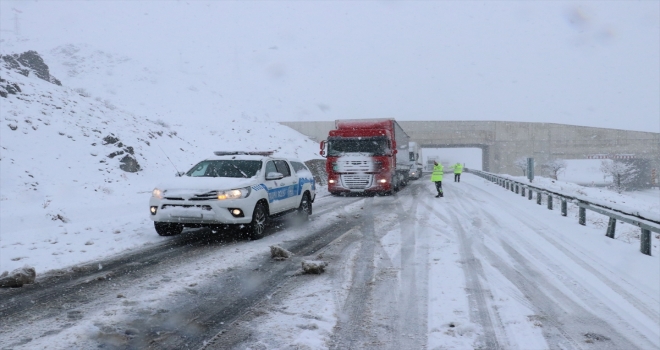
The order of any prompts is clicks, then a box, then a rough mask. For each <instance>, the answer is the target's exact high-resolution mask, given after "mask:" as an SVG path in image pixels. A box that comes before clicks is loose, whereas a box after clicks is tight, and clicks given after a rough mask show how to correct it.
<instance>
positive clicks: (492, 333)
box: [445, 196, 505, 349]
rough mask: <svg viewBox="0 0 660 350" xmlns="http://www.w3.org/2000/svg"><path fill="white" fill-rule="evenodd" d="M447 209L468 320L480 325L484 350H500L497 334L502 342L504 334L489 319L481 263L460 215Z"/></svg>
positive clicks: (488, 293)
mask: <svg viewBox="0 0 660 350" xmlns="http://www.w3.org/2000/svg"><path fill="white" fill-rule="evenodd" d="M445 197H450V196H445ZM450 198H451V197H450ZM455 202H458V201H455ZM448 209H449V215H450V216H451V218H452V227H453V228H454V230H456V232H457V233H458V241H459V244H460V248H459V250H460V253H461V259H462V260H463V273H464V274H465V284H466V292H467V293H468V295H467V297H468V303H469V305H470V320H472V322H475V323H478V324H479V325H481V327H482V330H483V334H482V336H481V337H480V339H479V340H480V341H481V342H482V343H483V347H484V348H486V349H502V347H501V345H500V340H498V333H500V339H501V340H502V341H504V340H505V339H504V338H502V337H503V336H504V334H505V333H504V332H503V330H502V331H500V332H497V331H496V329H495V325H494V322H493V320H492V319H491V312H490V310H491V308H492V306H491V305H490V303H489V302H488V300H492V295H491V294H490V292H489V291H488V290H485V289H484V288H483V286H482V285H481V282H480V279H479V277H480V276H482V277H483V278H484V279H485V277H486V276H485V274H484V271H483V267H482V266H481V261H480V260H478V259H477V258H476V257H475V256H474V253H473V252H472V244H473V241H472V239H471V238H470V236H469V235H468V233H467V232H466V231H465V229H464V228H463V225H461V223H460V221H459V220H458V215H461V214H460V213H457V210H456V209H455V208H452V207H449V208H448ZM461 216H463V215H461ZM465 217H467V216H465ZM496 322H497V321H496ZM497 326H498V328H500V327H501V324H499V323H498V324H497ZM502 328H503V327H502Z"/></svg>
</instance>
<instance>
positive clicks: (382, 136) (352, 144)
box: [321, 119, 410, 195]
mask: <svg viewBox="0 0 660 350" xmlns="http://www.w3.org/2000/svg"><path fill="white" fill-rule="evenodd" d="M409 139H410V138H409V137H408V135H407V134H406V133H405V132H404V131H403V129H402V128H401V127H400V126H399V124H398V123H397V122H396V121H395V120H394V119H354V120H337V121H335V130H330V132H329V134H328V139H327V140H324V141H321V154H322V155H325V156H326V158H327V159H326V163H325V167H326V171H327V173H328V191H329V192H330V193H331V194H333V195H338V194H341V193H348V192H358V193H387V194H392V193H394V192H395V191H397V190H398V189H399V188H400V187H401V186H404V185H405V184H406V183H407V182H408V172H409V170H410V159H409V155H408V141H409ZM326 148H327V154H326V153H325V152H326Z"/></svg>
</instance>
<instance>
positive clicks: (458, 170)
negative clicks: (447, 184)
mask: <svg viewBox="0 0 660 350" xmlns="http://www.w3.org/2000/svg"><path fill="white" fill-rule="evenodd" d="M453 168H454V182H461V174H462V173H463V165H462V164H461V163H456V164H454V166H453Z"/></svg>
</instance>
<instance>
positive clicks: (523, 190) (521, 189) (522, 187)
mask: <svg viewBox="0 0 660 350" xmlns="http://www.w3.org/2000/svg"><path fill="white" fill-rule="evenodd" d="M520 192H521V193H522V196H523V197H525V186H520Z"/></svg>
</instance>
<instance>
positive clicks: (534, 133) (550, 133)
mask: <svg viewBox="0 0 660 350" xmlns="http://www.w3.org/2000/svg"><path fill="white" fill-rule="evenodd" d="M281 124H283V125H286V126H289V127H291V128H293V129H295V130H297V131H299V132H300V133H302V134H304V135H307V136H308V137H310V138H311V139H313V140H316V141H320V140H324V139H326V138H327V136H328V131H329V130H332V129H334V126H335V123H334V121H319V122H281ZM399 124H400V125H401V127H402V128H403V129H404V130H405V131H406V133H407V134H408V135H409V136H410V138H411V141H416V142H418V143H419V144H421V145H422V147H425V148H480V149H481V150H482V169H483V170H485V171H490V172H495V173H504V174H512V175H520V170H519V169H517V168H516V167H515V166H514V161H515V160H516V159H518V158H520V157H534V158H535V160H536V163H537V164H540V163H542V162H544V161H546V160H549V159H556V158H558V159H589V158H595V157H603V156H619V157H635V158H646V159H649V160H651V163H652V166H653V167H654V168H656V169H659V168H660V133H654V132H641V131H629V130H618V129H605V128H593V127H587V126H575V125H565V124H554V123H526V122H500V121H400V122H399Z"/></svg>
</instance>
